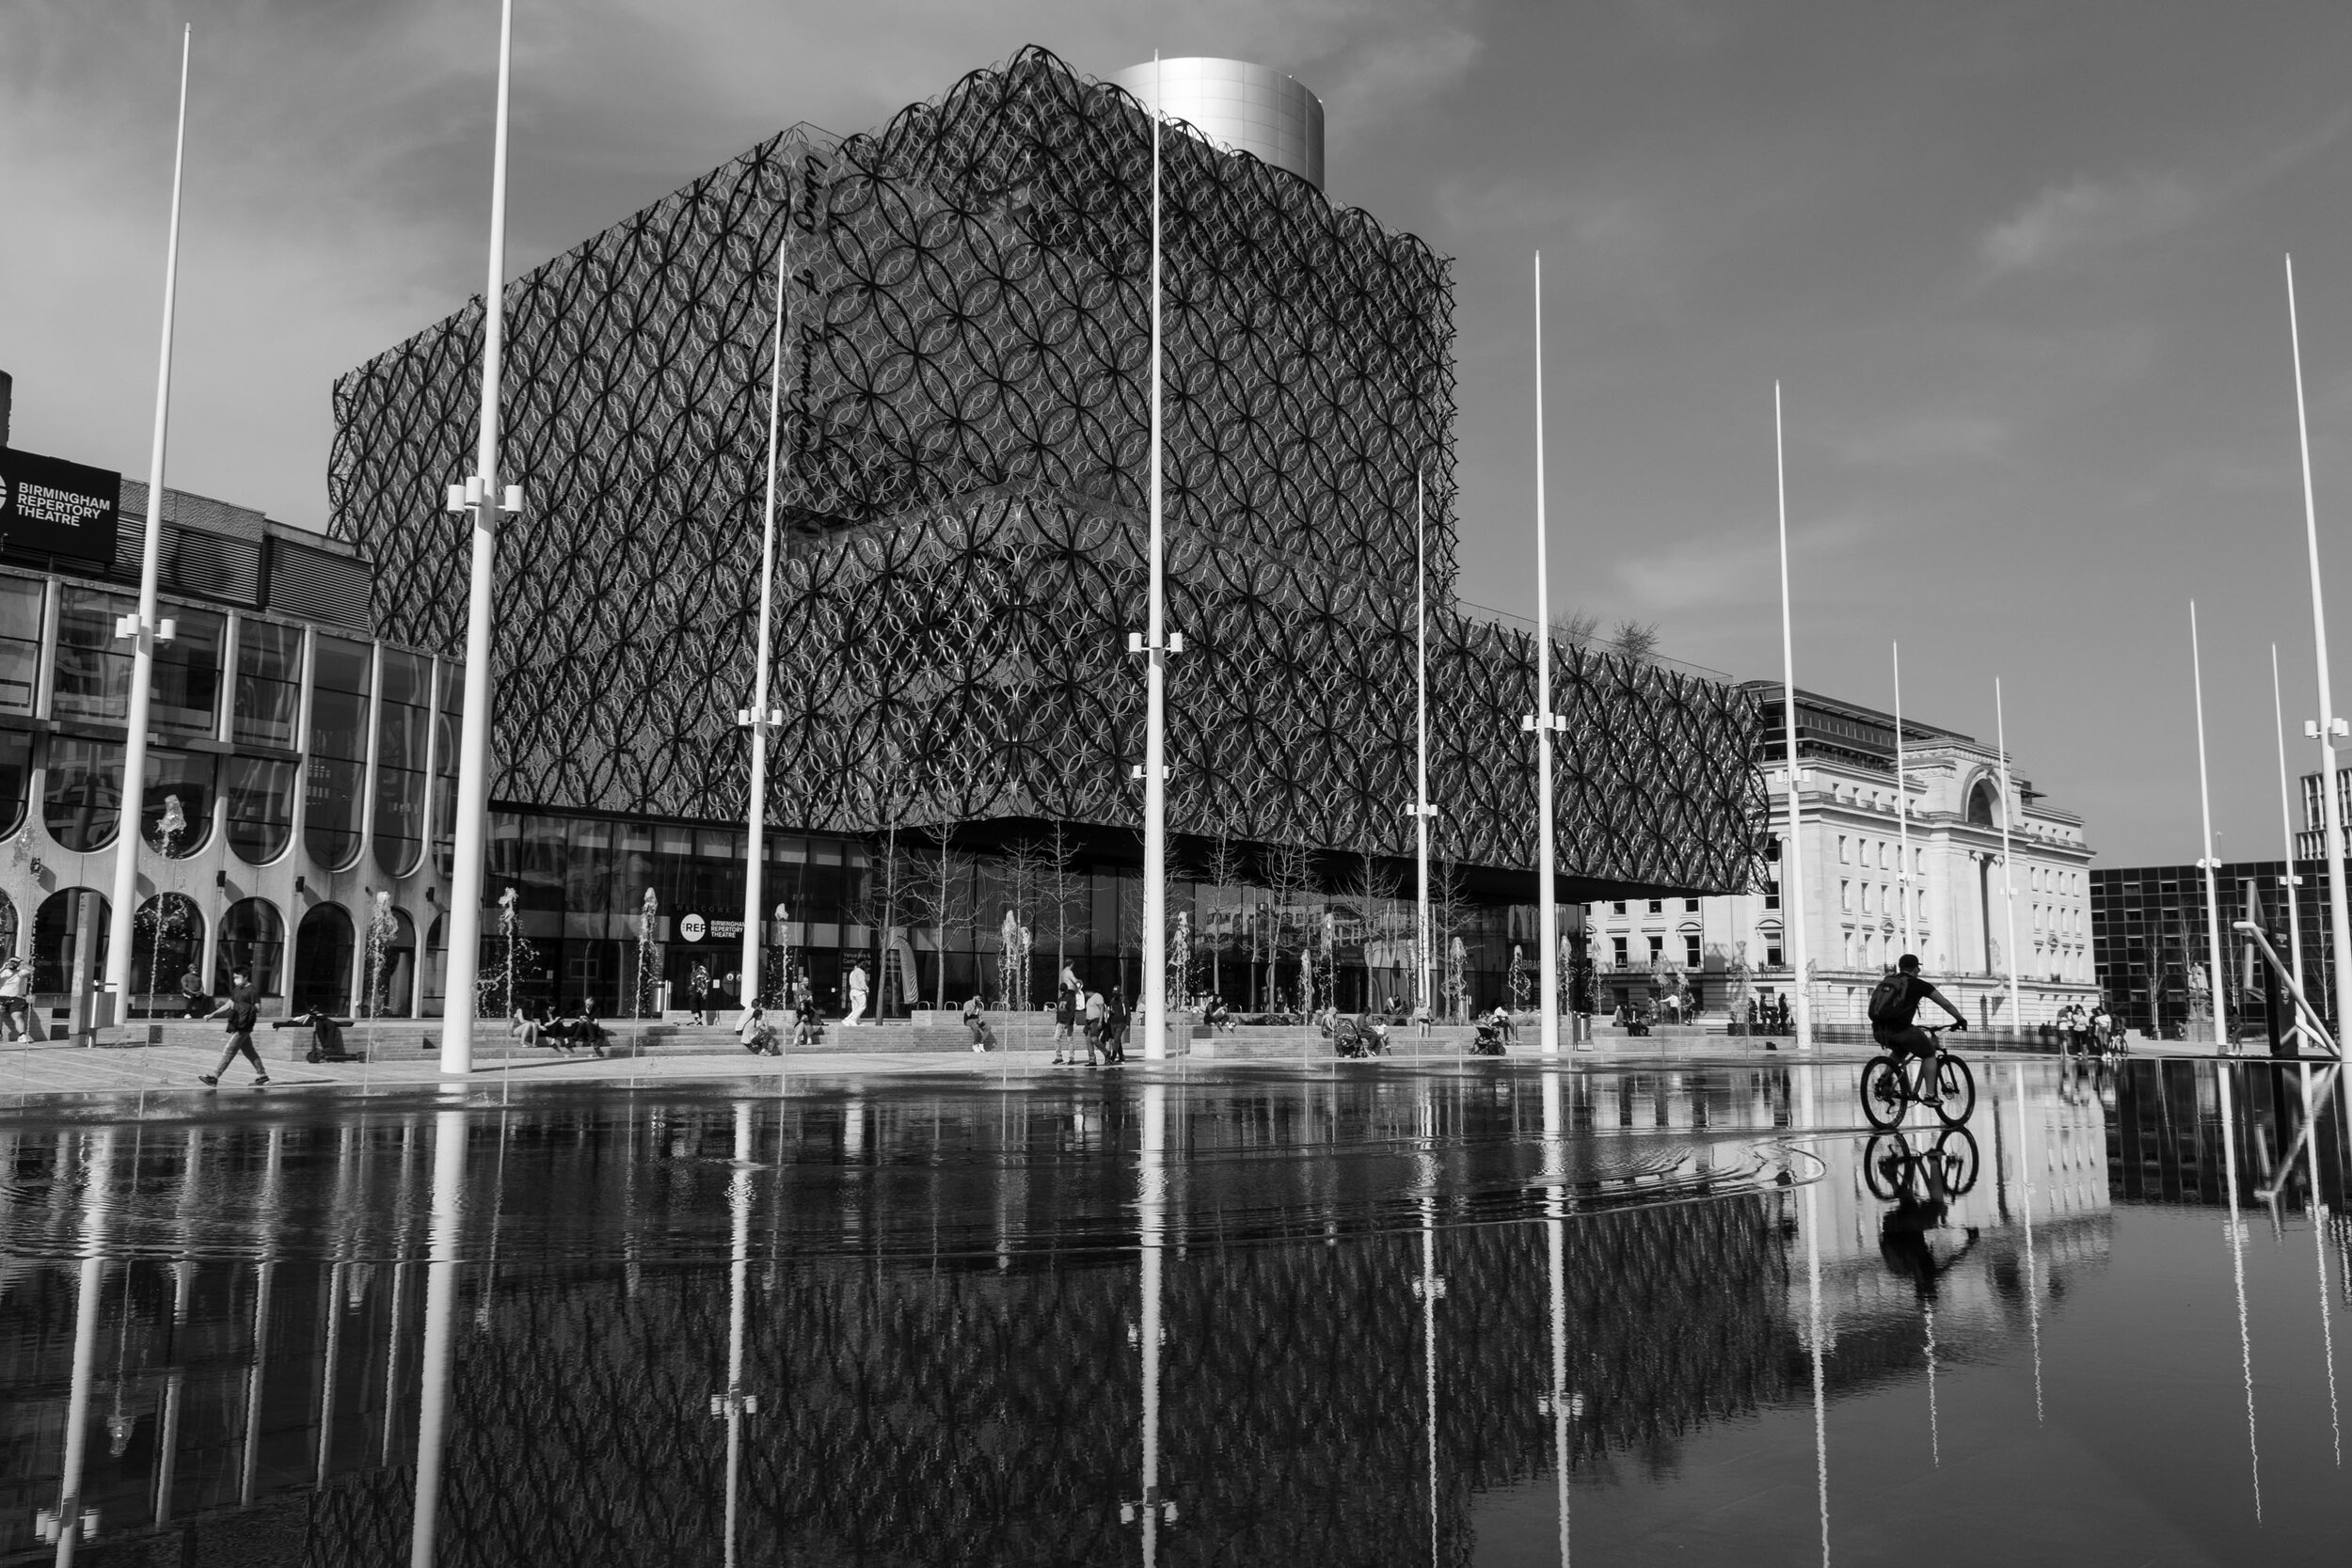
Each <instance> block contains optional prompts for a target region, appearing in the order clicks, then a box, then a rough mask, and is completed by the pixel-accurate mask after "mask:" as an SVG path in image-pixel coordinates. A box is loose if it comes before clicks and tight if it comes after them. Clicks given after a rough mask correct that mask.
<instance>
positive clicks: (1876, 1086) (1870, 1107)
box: [1862, 1056, 1975, 1131]
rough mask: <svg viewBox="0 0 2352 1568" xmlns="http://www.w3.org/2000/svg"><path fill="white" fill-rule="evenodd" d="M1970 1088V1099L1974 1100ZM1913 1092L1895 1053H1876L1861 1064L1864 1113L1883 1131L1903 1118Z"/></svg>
mask: <svg viewBox="0 0 2352 1568" xmlns="http://www.w3.org/2000/svg"><path fill="white" fill-rule="evenodd" d="M1974 1093H1975V1091H1973V1090H1971V1091H1970V1102H1971V1103H1972V1104H1973V1103H1974ZM1910 1103H1911V1095H1910V1094H1909V1092H1908V1091H1906V1090H1905V1089H1904V1087H1903V1074H1902V1069H1901V1068H1900V1067H1899V1065H1897V1063H1896V1061H1895V1058H1894V1057H1892V1056H1873V1057H1871V1058H1870V1059H1869V1060H1868V1061H1867V1062H1866V1063H1864V1064H1863V1068H1862V1114H1863V1116H1865V1117H1867V1118H1868V1119H1869V1123H1870V1125H1871V1126H1873V1127H1876V1128H1879V1129H1880V1130H1882V1131H1883V1130H1884V1129H1886V1128H1889V1127H1892V1126H1894V1125H1895V1124H1896V1123H1897V1122H1899V1121H1900V1120H1902V1119H1903V1111H1904V1109H1905V1108H1906V1107H1908V1106H1909V1105H1910Z"/></svg>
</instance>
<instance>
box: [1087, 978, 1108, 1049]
mask: <svg viewBox="0 0 2352 1568" xmlns="http://www.w3.org/2000/svg"><path fill="white" fill-rule="evenodd" d="M1103 1015H1104V1006H1103V993H1102V992H1101V991H1099V990H1090V991H1089V992H1087V1001H1086V1022H1085V1029H1086V1038H1087V1066H1089V1067H1100V1066H1102V1065H1103V1064H1102V1063H1100V1062H1098V1061H1096V1060H1095V1059H1094V1052H1095V1048H1096V1047H1097V1046H1099V1045H1101V1044H1102V1043H1103Z"/></svg>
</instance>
